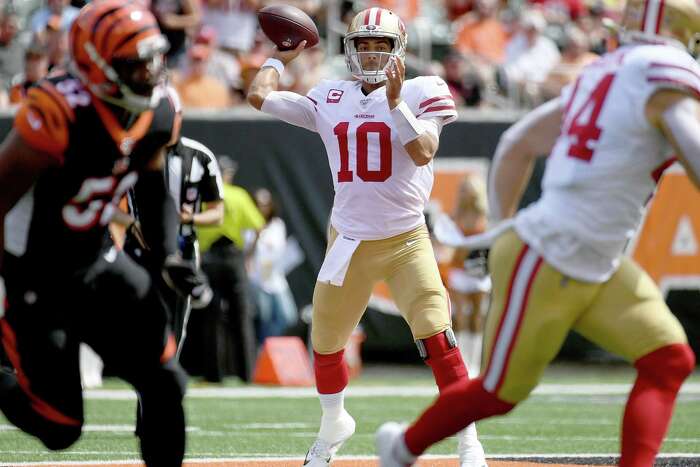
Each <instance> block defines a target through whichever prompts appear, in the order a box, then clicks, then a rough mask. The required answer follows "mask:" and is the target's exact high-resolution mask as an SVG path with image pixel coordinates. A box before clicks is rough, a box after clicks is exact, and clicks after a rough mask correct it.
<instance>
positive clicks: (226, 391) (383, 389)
mask: <svg viewBox="0 0 700 467" xmlns="http://www.w3.org/2000/svg"><path fill="white" fill-rule="evenodd" d="M631 388H632V385H631V384H541V385H539V386H538V387H537V388H536V389H535V391H534V392H533V394H534V395H539V396H599V395H625V394H627V393H629V391H630V389H631ZM84 394H85V398H86V399H103V400H105V399H106V400H131V399H136V396H135V394H134V392H133V391H132V390H131V389H91V390H87V391H85V392H84ZM681 394H684V395H700V383H686V384H684V385H683V388H682V389H681ZM346 395H347V396H348V397H434V396H436V395H437V388H435V387H433V386H408V387H406V386H404V387H395V386H359V387H349V388H348V389H347V390H346ZM187 397H189V398H193V399H257V398H266V397H274V398H294V399H298V398H309V397H311V398H315V397H317V393H316V389H315V388H308V387H307V388H293V387H267V386H245V387H238V388H190V389H189V390H188V391H187Z"/></svg>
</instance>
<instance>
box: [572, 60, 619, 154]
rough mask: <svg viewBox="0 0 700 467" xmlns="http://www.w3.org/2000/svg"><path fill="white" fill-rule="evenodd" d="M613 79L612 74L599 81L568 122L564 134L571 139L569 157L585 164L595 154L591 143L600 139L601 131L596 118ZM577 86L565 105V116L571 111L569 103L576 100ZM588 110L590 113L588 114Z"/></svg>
mask: <svg viewBox="0 0 700 467" xmlns="http://www.w3.org/2000/svg"><path fill="white" fill-rule="evenodd" d="M614 79H615V75H614V74H613V73H610V74H607V75H605V76H604V77H603V79H601V80H600V82H599V83H598V86H596V88H595V89H594V90H593V92H591V94H590V96H588V100H586V102H584V103H583V105H582V106H581V107H579V109H578V111H577V112H576V114H574V116H573V118H571V120H570V122H571V123H570V124H569V127H568V128H567V129H566V134H567V135H569V136H570V137H572V140H573V143H572V144H571V146H569V152H568V155H569V157H573V158H574V159H580V160H582V161H585V162H590V161H591V159H592V158H593V153H594V152H595V147H594V145H593V143H595V142H596V141H598V139H600V135H601V133H602V131H603V130H602V129H601V128H600V127H599V126H598V117H599V116H600V111H601V110H602V108H603V104H604V103H605V98H606V96H607V95H608V91H609V90H610V86H611V85H612V83H613V80H614ZM578 84H579V83H576V86H575V88H574V92H573V93H572V94H571V98H570V100H569V105H567V109H568V110H567V114H568V113H569V112H570V111H571V103H572V102H573V101H574V99H575V98H576V91H577V90H578ZM589 109H590V112H589ZM585 115H588V116H589V117H588V120H586V121H584V122H582V121H581V120H582V117H583V116H585Z"/></svg>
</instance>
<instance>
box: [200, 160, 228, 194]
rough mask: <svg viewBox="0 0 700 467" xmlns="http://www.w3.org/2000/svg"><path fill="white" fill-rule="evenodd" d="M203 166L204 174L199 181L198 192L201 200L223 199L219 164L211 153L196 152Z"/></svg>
mask: <svg viewBox="0 0 700 467" xmlns="http://www.w3.org/2000/svg"><path fill="white" fill-rule="evenodd" d="M198 156H200V159H201V163H202V166H203V167H204V175H203V176H202V181H201V182H200V188H199V193H200V196H201V197H202V201H204V202H205V203H206V202H211V201H221V200H223V199H224V185H223V181H222V179H221V170H219V164H218V163H217V162H216V159H215V158H214V156H213V155H210V154H206V153H200V154H198Z"/></svg>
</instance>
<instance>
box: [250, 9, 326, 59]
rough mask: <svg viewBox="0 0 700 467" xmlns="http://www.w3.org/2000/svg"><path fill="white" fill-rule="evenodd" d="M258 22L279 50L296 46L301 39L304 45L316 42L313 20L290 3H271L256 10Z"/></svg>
mask: <svg viewBox="0 0 700 467" xmlns="http://www.w3.org/2000/svg"><path fill="white" fill-rule="evenodd" d="M258 22H260V27H261V28H262V30H263V32H264V33H265V35H266V36H267V37H268V38H269V39H270V40H271V41H272V42H274V43H275V45H277V48H279V49H280V50H290V49H294V48H296V47H297V46H298V45H299V43H300V42H301V41H304V40H305V41H306V47H305V48H307V49H308V48H309V47H313V46H314V45H316V44H318V29H316V25H315V24H314V22H313V20H312V19H311V18H310V17H309V15H307V14H306V13H304V12H303V11H301V10H300V9H299V8H296V7H293V6H291V5H271V6H268V7H265V8H263V9H261V10H260V11H258Z"/></svg>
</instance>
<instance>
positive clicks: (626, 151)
mask: <svg viewBox="0 0 700 467" xmlns="http://www.w3.org/2000/svg"><path fill="white" fill-rule="evenodd" d="M661 89H677V90H681V91H683V92H686V93H688V94H689V95H691V96H694V97H695V98H697V99H700V66H699V65H698V63H697V62H695V60H694V59H693V58H692V57H691V56H690V55H689V54H688V53H686V52H685V51H684V50H681V49H678V48H675V47H672V46H668V45H631V46H625V47H622V48H620V49H618V50H616V51H615V52H612V53H610V54H607V55H605V56H603V57H602V58H601V59H600V60H598V61H597V62H595V63H593V64H591V65H589V66H588V67H586V68H585V69H584V71H583V72H582V74H581V75H580V77H579V78H578V80H577V81H576V82H575V84H573V85H571V86H569V87H567V88H566V89H565V90H564V91H563V93H562V96H561V99H562V100H561V105H562V106H564V109H565V112H564V117H563V120H562V127H561V134H560V136H559V139H558V140H557V142H556V145H555V146H554V149H553V151H552V153H551V155H550V157H549V159H548V161H547V168H546V171H545V175H544V179H543V182H542V189H543V192H542V197H541V199H540V200H539V201H537V202H536V203H535V204H534V205H532V206H529V207H528V208H527V209H525V210H523V211H522V212H520V213H519V214H518V216H517V218H516V221H515V227H516V230H517V232H518V233H519V235H520V236H521V237H522V238H523V240H525V241H526V242H527V243H528V244H530V246H531V247H533V248H534V249H535V250H537V251H538V252H540V253H541V254H542V255H543V256H544V258H545V259H546V260H547V261H548V262H549V263H550V264H552V266H554V267H556V268H557V269H559V270H560V271H561V272H562V273H564V274H566V275H568V276H570V277H573V278H575V279H579V280H583V281H590V282H602V281H605V280H607V279H608V278H609V277H610V276H611V275H612V273H613V272H614V271H615V270H616V269H617V267H618V265H619V261H620V256H621V254H622V253H623V250H624V248H625V245H626V244H627V242H628V241H629V240H630V239H631V238H632V237H633V235H634V233H635V231H636V229H637V228H638V226H639V224H640V222H641V220H642V216H643V214H644V208H645V205H646V203H647V201H648V200H649V199H650V197H651V196H652V195H653V192H654V189H655V187H656V183H657V181H658V179H659V177H660V175H661V173H662V172H663V170H664V169H665V168H666V167H667V166H669V165H670V164H671V163H672V162H673V160H674V159H673V149H672V147H671V145H670V144H669V143H668V142H667V141H666V139H665V138H664V137H663V135H662V134H661V132H660V131H659V130H657V129H656V128H654V127H653V126H652V125H651V124H650V123H649V122H648V120H647V118H646V116H645V108H646V104H647V102H648V100H649V98H650V97H651V96H652V95H653V94H654V93H655V92H657V91H659V90H661Z"/></svg>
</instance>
